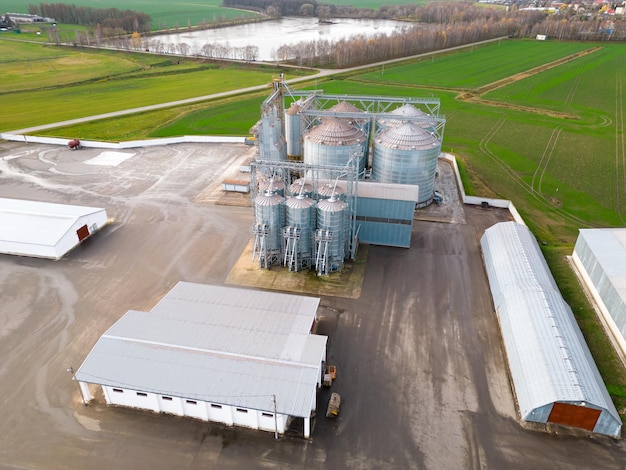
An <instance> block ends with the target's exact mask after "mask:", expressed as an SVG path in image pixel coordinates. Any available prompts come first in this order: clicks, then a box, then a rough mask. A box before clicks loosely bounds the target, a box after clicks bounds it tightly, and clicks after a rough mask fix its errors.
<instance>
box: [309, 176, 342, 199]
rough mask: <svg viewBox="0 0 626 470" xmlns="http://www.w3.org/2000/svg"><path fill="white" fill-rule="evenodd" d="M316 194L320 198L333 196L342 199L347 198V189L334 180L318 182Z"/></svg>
mask: <svg viewBox="0 0 626 470" xmlns="http://www.w3.org/2000/svg"><path fill="white" fill-rule="evenodd" d="M316 194H317V195H318V197H319V199H327V198H330V197H333V196H334V197H335V198H337V199H341V200H345V199H346V190H345V189H344V187H343V186H341V185H339V184H336V183H335V182H333V181H328V182H325V183H320V184H318V185H317V191H316Z"/></svg>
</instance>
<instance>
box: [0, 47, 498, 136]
mask: <svg viewBox="0 0 626 470" xmlns="http://www.w3.org/2000/svg"><path fill="white" fill-rule="evenodd" d="M502 39H507V38H506V36H505V37H501V38H494V39H488V40H485V41H479V42H475V43H472V44H465V45H462V46H455V47H449V48H447V49H441V50H439V51H434V52H426V53H423V54H418V55H414V56H409V57H400V58H398V59H389V60H384V61H381V62H376V63H373V64H366V65H359V66H356V67H350V68H346V69H317V70H316V73H315V74H314V75H308V76H306V77H298V78H288V79H287V80H285V83H287V84H288V85H295V84H297V83H300V82H308V81H311V80H315V79H318V78H321V77H329V76H331V75H337V74H341V73H345V72H354V71H358V70H365V69H370V68H375V67H381V66H383V65H387V64H393V63H395V62H402V61H406V60H411V59H418V58H422V57H431V56H433V55H436V54H445V53H448V52H451V51H455V50H459V49H467V48H469V47H473V46H477V45H480V44H487V43H490V42H495V41H501V40H502ZM94 49H96V48H94ZM136 52H138V53H142V52H141V51H136ZM150 54H152V53H150ZM168 57H172V55H168ZM227 62H238V61H227ZM258 64H259V65H260V64H262V62H258ZM270 65H276V64H274V63H270ZM280 65H281V66H282V67H285V68H289V67H291V66H290V65H287V64H280ZM297 68H302V67H297ZM263 90H265V91H267V84H264V85H257V86H251V87H247V88H240V89H238V90H230V91H224V92H221V93H212V94H209V95H202V96H195V97H193V98H187V99H182V100H176V101H167V102H164V103H158V104H153V105H148V106H141V107H139V108H131V109H123V110H120V111H113V112H110V113H103V114H96V115H93V116H84V117H80V118H76V119H69V120H67V121H61V122H53V123H50V124H42V125H39V126H33V127H28V128H24V129H16V130H13V131H7V132H6V134H16V135H22V134H35V133H37V132H39V131H43V130H47V129H54V128H56V127H64V126H71V125H74V124H80V123H85V122H91V121H99V120H101V119H109V118H112V117H120V116H126V115H129V114H136V113H143V112H146V111H155V110H158V109H165V108H172V107H175V106H182V105H187V104H194V103H199V102H202V101H208V100H213V99H218V98H225V97H228V96H235V95H240V94H243V93H251V92H254V91H263Z"/></svg>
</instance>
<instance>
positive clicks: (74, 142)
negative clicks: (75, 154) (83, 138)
mask: <svg viewBox="0 0 626 470" xmlns="http://www.w3.org/2000/svg"><path fill="white" fill-rule="evenodd" d="M67 146H68V147H69V148H70V150H78V149H80V148H82V145H80V140H78V139H72V140H70V141H69V142H68V143H67Z"/></svg>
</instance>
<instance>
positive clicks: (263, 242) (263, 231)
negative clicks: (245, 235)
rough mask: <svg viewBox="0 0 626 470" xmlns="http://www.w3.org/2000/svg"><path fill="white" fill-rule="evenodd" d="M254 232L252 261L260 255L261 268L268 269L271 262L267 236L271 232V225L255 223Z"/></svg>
mask: <svg viewBox="0 0 626 470" xmlns="http://www.w3.org/2000/svg"><path fill="white" fill-rule="evenodd" d="M252 233H253V234H254V246H253V248H252V261H254V260H255V259H256V258H257V256H258V259H259V268H265V269H268V268H269V266H270V264H271V262H270V261H269V259H268V258H269V257H268V254H267V237H268V235H269V234H270V226H269V225H267V224H256V225H253V226H252Z"/></svg>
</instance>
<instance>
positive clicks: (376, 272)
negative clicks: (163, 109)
mask: <svg viewBox="0 0 626 470" xmlns="http://www.w3.org/2000/svg"><path fill="white" fill-rule="evenodd" d="M248 152H249V147H246V146H244V145H224V144H198V145H176V146H171V147H157V148H149V149H148V148H146V149H135V150H124V151H123V152H122V153H126V154H128V155H123V156H122V157H123V158H122V159H124V158H125V160H123V161H120V158H119V157H120V156H119V155H118V156H115V155H114V156H113V157H115V158H109V159H107V158H102V155H101V154H102V151H101V150H98V149H83V150H81V151H75V152H72V151H69V150H67V149H65V148H60V147H51V146H44V145H22V144H9V143H0V197H14V198H25V199H33V200H45V201H50V202H59V203H71V204H79V205H90V206H96V207H104V208H106V209H107V212H108V213H109V216H110V217H112V218H113V219H114V221H113V223H112V224H111V225H110V226H108V227H107V228H106V229H105V230H103V231H102V232H101V233H99V234H97V235H96V236H95V237H93V238H92V239H90V240H88V241H87V242H86V243H84V244H83V245H81V246H80V247H78V248H77V249H76V250H75V251H73V252H71V253H70V255H69V256H68V257H66V258H64V259H63V260H60V261H56V262H55V261H49V260H42V259H30V258H21V257H14V256H0V300H1V307H0V358H1V360H0V396H2V400H1V401H0V468H4V467H6V468H36V469H50V468H69V469H83V468H94V469H100V468H103V469H109V468H117V469H142V468H146V469H161V468H163V469H172V468H177V469H195V468H203V469H204V468H220V469H224V468H237V469H240V468H244V469H246V468H281V469H282V468H302V469H305V468H306V469H310V468H319V469H322V468H323V469H327V468H331V469H334V468H348V469H370V468H371V469H379V468H392V469H393V468H397V469H407V468H414V469H437V470H440V469H479V468H488V469H517V468H519V469H528V468H532V469H535V470H538V469H580V468H602V469H622V468H624V462H625V461H626V449H625V446H624V443H623V441H616V440H613V439H609V438H603V437H597V436H596V437H588V436H586V435H584V433H581V434H580V435H577V433H572V432H564V433H562V432H559V433H545V432H539V431H537V430H530V429H527V428H525V427H523V426H522V425H520V423H519V422H518V420H517V417H516V412H515V407H514V401H513V395H512V392H511V388H510V386H509V379H508V376H507V369H506V362H505V358H504V353H503V349H502V344H501V339H500V335H499V331H498V326H497V322H496V317H495V314H494V313H493V312H492V305H491V300H490V296H489V289H488V286H487V280H486V275H485V272H484V268H483V266H482V260H481V255H480V251H479V244H478V241H479V238H480V236H481V235H482V232H483V230H484V229H485V228H487V227H489V226H490V225H492V224H493V223H496V222H498V221H501V220H506V219H507V213H506V212H505V211H502V210H498V209H481V208H477V207H463V206H461V205H460V204H459V203H458V200H457V198H456V194H455V191H454V184H451V183H450V182H449V180H447V178H449V171H448V170H447V169H446V168H445V167H444V168H442V169H440V176H439V178H440V179H441V181H440V182H439V183H438V185H439V187H440V188H441V189H442V192H443V193H444V205H443V206H437V207H436V206H433V207H431V208H429V209H427V210H426V211H424V212H423V213H421V214H420V215H419V216H418V218H417V219H418V220H416V221H415V225H414V232H413V243H412V248H411V249H396V248H385V247H376V246H370V247H367V249H366V250H365V249H364V250H363V252H362V256H363V257H362V259H361V260H359V262H363V263H364V267H363V266H361V265H359V266H355V267H354V269H353V270H352V271H351V273H356V274H353V275H352V277H350V281H349V282H350V286H351V287H350V289H348V290H347V293H345V292H344V293H342V292H341V291H340V290H339V289H338V288H337V286H336V285H333V284H336V282H335V281H334V280H333V279H332V277H331V279H329V280H328V281H327V282H328V284H327V285H328V286H329V287H328V288H325V287H324V283H323V282H324V281H323V282H322V283H321V286H320V285H319V284H320V281H319V279H317V280H315V282H314V283H315V284H316V285H317V287H316V295H319V296H321V297H322V302H321V305H322V306H321V309H320V313H321V315H322V321H321V324H320V332H321V333H324V334H328V335H329V336H330V341H329V358H330V360H331V361H332V362H334V363H335V364H337V366H338V370H339V377H338V380H337V381H336V382H335V384H334V385H333V390H336V391H338V392H339V393H340V394H341V396H342V410H341V415H340V417H339V418H338V419H336V420H329V419H326V418H324V417H323V413H322V412H320V413H318V418H317V419H316V422H315V428H314V430H313V436H312V439H310V440H308V441H306V440H303V439H299V438H293V437H284V438H281V439H280V440H279V441H275V440H274V437H273V434H272V433H263V432H255V431H249V430H245V429H239V428H227V427H224V426H221V425H214V424H209V423H204V422H200V421H196V420H193V419H188V418H186V419H184V418H179V417H174V416H167V415H155V414H152V413H149V412H142V411H135V410H129V409H123V408H112V407H107V406H106V405H105V404H104V401H103V399H102V397H101V396H98V397H97V398H96V400H95V402H94V403H93V404H92V405H89V406H83V405H82V403H81V401H80V395H79V393H78V387H77V386H76V384H75V383H74V382H73V381H72V380H71V375H70V374H69V373H68V372H67V368H68V367H70V366H73V367H74V368H77V367H78V366H79V365H80V363H81V362H82V361H83V360H84V358H85V355H86V354H87V353H88V352H89V350H90V349H91V347H92V346H93V345H94V343H95V342H96V340H97V339H98V337H99V336H100V335H101V334H102V333H103V332H104V331H105V330H106V329H107V328H108V327H109V326H111V324H112V323H113V322H115V321H116V320H117V319H118V318H120V317H121V316H122V315H123V314H124V313H126V311H128V310H130V309H137V310H143V309H150V308H152V307H153V306H154V304H155V303H156V302H157V301H158V300H159V299H160V298H161V297H162V296H163V295H164V294H165V293H166V292H167V291H168V290H169V289H170V288H171V287H172V286H174V284H175V283H176V282H178V281H179V280H185V281H190V282H201V283H214V284H224V283H226V282H230V283H237V282H238V281H237V279H240V278H241V276H242V271H238V268H237V266H239V265H241V264H242V263H244V261H245V259H246V257H243V256H242V254H243V253H244V252H245V250H246V247H247V246H248V243H249V239H250V238H249V237H250V235H249V234H250V227H251V224H252V210H251V208H249V207H245V206H241V205H235V206H227V205H220V204H216V202H219V199H220V198H219V197H218V196H219V194H218V192H216V189H217V188H218V186H219V184H220V183H221V181H222V179H223V178H224V177H225V176H226V177H230V176H231V174H230V173H232V169H233V168H237V166H238V162H239V161H240V159H243V158H245V157H246V156H247V153H248ZM131 154H132V155H131ZM109 157H110V156H109ZM116 158H117V159H116ZM93 163H100V164H93ZM429 211H430V212H429ZM248 259H249V258H248ZM250 262H251V261H250ZM242 269H244V271H245V276H243V277H245V279H246V283H249V282H250V281H249V279H250V276H251V275H250V273H249V271H250V269H249V267H246V266H245V263H244V268H242ZM351 269H352V268H351ZM273 271H274V270H273ZM273 271H272V276H275V275H276V274H275V273H274V272H273ZM266 274H267V273H265V272H260V273H258V278H259V285H268V284H264V283H262V282H261V280H262V279H264V278H266V277H267V276H266ZM289 274H291V275H293V274H294V273H289ZM303 275H304V274H303ZM238 276H239V277H238ZM269 285H272V286H273V288H276V286H280V285H284V284H281V282H279V281H276V279H275V278H274V277H273V278H272V280H271V282H269ZM297 285H298V289H299V291H306V282H304V283H301V282H298V283H297ZM328 395H329V391H328V390H324V391H322V392H321V393H320V404H319V408H320V411H321V410H323V409H325V406H326V400H328Z"/></svg>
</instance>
